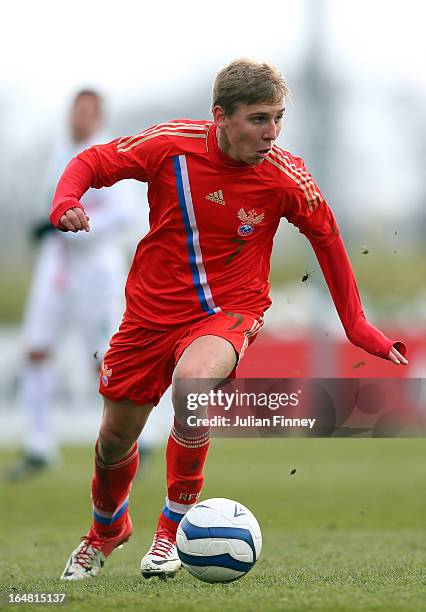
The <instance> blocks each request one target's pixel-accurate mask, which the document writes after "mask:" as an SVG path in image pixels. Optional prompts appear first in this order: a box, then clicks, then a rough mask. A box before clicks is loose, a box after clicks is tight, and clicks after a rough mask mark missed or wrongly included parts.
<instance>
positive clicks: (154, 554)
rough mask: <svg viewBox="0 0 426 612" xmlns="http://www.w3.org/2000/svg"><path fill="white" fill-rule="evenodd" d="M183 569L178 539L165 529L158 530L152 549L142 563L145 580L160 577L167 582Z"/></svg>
mask: <svg viewBox="0 0 426 612" xmlns="http://www.w3.org/2000/svg"><path fill="white" fill-rule="evenodd" d="M181 567H182V563H181V561H180V559H179V557H178V554H177V550H176V537H175V535H174V534H172V533H171V532H169V531H167V530H164V529H157V531H156V533H155V536H154V541H153V542H152V545H151V548H150V549H149V551H148V552H147V553H146V555H145V556H144V558H143V559H142V561H141V573H142V576H143V577H144V578H152V576H158V577H159V578H161V579H163V580H165V579H166V578H173V576H174V575H175V574H176V572H177V571H179V570H180V568H181Z"/></svg>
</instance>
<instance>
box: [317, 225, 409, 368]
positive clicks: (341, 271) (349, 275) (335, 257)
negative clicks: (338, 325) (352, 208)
mask: <svg viewBox="0 0 426 612" xmlns="http://www.w3.org/2000/svg"><path fill="white" fill-rule="evenodd" d="M312 247H313V249H314V251H315V254H316V256H317V259H318V263H319V264H320V266H321V270H322V273H323V274H324V278H325V280H326V282H327V285H328V288H329V290H330V293H331V297H332V298H333V302H334V305H335V307H336V310H337V313H338V315H339V318H340V320H341V322H342V325H343V327H344V330H345V332H346V335H347V337H348V340H350V341H351V342H352V344H355V345H356V346H359V347H360V348H362V349H364V350H365V351H367V352H368V353H371V354H372V355H376V356H377V357H382V358H383V359H388V356H389V351H390V349H391V348H392V346H394V347H395V348H396V349H397V350H398V351H399V352H400V353H402V355H404V356H405V355H406V354H407V348H406V346H405V344H404V343H403V342H401V341H400V340H390V339H389V338H387V337H386V336H385V335H384V334H382V332H381V331H380V330H379V329H377V328H376V327H374V325H372V324H371V323H369V321H368V320H367V319H366V317H365V314H364V311H363V308H362V304H361V298H360V295H359V292H358V287H357V283H356V280H355V276H354V273H353V270H352V266H351V263H350V261H349V257H348V254H347V252H346V249H345V246H344V244H343V240H342V238H341V237H340V236H339V237H338V238H337V240H335V241H334V242H333V243H332V244H331V245H329V246H319V245H318V244H315V243H314V242H312Z"/></svg>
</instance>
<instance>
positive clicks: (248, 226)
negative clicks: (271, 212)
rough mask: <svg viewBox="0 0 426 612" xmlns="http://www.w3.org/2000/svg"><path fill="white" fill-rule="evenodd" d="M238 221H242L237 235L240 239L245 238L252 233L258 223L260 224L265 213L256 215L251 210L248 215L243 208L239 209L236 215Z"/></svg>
mask: <svg viewBox="0 0 426 612" xmlns="http://www.w3.org/2000/svg"><path fill="white" fill-rule="evenodd" d="M237 216H238V219H239V220H240V221H242V223H241V225H240V227H239V228H238V230H237V233H238V235H239V236H241V238H247V236H250V234H252V233H253V232H254V226H255V225H257V224H258V223H262V221H263V219H264V218H265V213H260V215H258V214H257V212H256V211H255V210H254V209H252V210H249V211H248V213H246V211H245V210H244V208H240V210H239V211H238V213H237Z"/></svg>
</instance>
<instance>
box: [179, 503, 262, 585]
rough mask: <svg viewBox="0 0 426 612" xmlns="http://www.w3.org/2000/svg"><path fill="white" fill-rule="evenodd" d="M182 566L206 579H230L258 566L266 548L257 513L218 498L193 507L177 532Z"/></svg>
mask: <svg viewBox="0 0 426 612" xmlns="http://www.w3.org/2000/svg"><path fill="white" fill-rule="evenodd" d="M176 545H177V551H178V555H179V558H180V560H181V561H182V565H183V566H184V567H185V568H186V569H187V570H188V571H189V572H190V573H191V574H192V575H193V576H195V577H196V578H199V579H200V580H204V581H205V582H230V581H231V580H236V579H237V578H241V576H244V574H247V572H248V571H250V570H251V568H252V567H253V566H254V564H255V563H256V561H257V560H258V558H259V555H260V551H261V550H262V534H261V531H260V527H259V523H258V522H257V520H256V518H255V516H254V515H253V514H252V513H251V512H250V510H248V508H246V507H245V506H243V505H242V504H240V503H238V502H236V501H233V500H232V499H225V498H221V497H216V498H214V499H206V500H205V501H203V502H200V503H198V504H197V505H196V506H194V507H193V508H191V510H189V511H188V512H187V513H186V514H185V516H184V518H183V519H182V520H181V522H180V524H179V527H178V530H177V534H176Z"/></svg>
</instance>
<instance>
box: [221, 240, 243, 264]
mask: <svg viewBox="0 0 426 612" xmlns="http://www.w3.org/2000/svg"><path fill="white" fill-rule="evenodd" d="M231 242H232V243H234V244H236V245H237V248H236V249H235V251H234V252H233V253H231V254H230V255H229V257H228V259H227V260H226V261H225V265H228V264H229V263H231V261H232V260H233V259H234V257H236V256H237V255H238V254H239V253H240V251H241V249H242V248H243V245H244V244H245V241H244V240H241V239H240V238H231Z"/></svg>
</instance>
